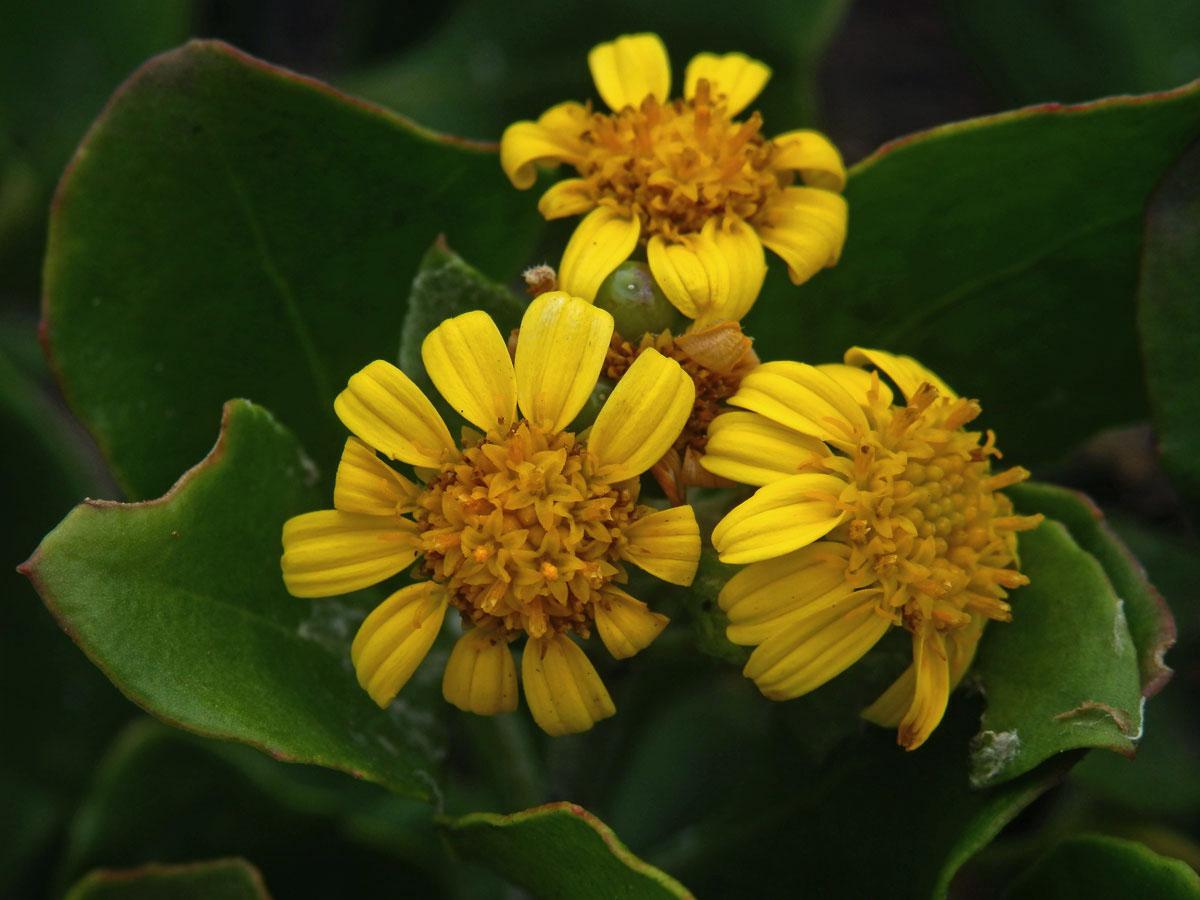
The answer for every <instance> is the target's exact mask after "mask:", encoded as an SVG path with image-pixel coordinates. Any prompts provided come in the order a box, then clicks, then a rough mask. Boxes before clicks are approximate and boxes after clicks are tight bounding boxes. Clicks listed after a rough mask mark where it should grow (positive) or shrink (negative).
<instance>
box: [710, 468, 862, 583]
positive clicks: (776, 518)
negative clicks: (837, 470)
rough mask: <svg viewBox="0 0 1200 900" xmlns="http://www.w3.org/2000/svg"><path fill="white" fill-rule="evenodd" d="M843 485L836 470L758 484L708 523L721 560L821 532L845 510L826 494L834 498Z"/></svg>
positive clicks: (751, 556) (763, 555)
mask: <svg viewBox="0 0 1200 900" xmlns="http://www.w3.org/2000/svg"><path fill="white" fill-rule="evenodd" d="M845 487H846V482H844V481H842V479H840V478H838V477H837V476H835V475H819V474H805V475H792V476H790V477H788V478H783V479H781V480H779V481H775V482H772V483H771V484H768V485H766V486H765V487H760V488H759V489H758V490H757V491H755V492H754V496H753V497H751V498H750V499H749V500H747V501H745V502H744V503H740V504H739V505H737V506H735V507H734V508H733V509H732V510H730V511H729V514H728V515H726V516H725V518H724V519H722V520H721V521H720V522H718V523H717V527H716V528H714V529H713V534H712V543H713V546H714V547H715V548H716V550H717V553H718V554H719V555H720V558H721V562H725V563H734V564H738V565H740V564H743V563H752V562H758V561H759V560H763V559H770V558H771V557H773V556H782V555H783V554H785V553H790V552H792V551H793V550H799V549H800V548H801V547H803V546H805V545H806V544H811V543H812V542H813V541H815V540H818V539H819V538H822V537H824V536H825V535H826V534H828V533H829V532H830V531H831V530H833V528H835V527H836V526H837V525H838V524H839V523H840V522H841V521H842V519H844V518H845V517H846V515H847V514H846V513H845V512H843V511H842V510H840V509H838V507H837V506H836V505H835V504H834V503H833V502H831V501H830V500H828V499H825V498H826V497H827V496H829V495H832V496H833V497H835V498H836V497H837V496H838V495H839V493H840V492H841V491H842V489H843V488H845ZM814 495H815V496H814Z"/></svg>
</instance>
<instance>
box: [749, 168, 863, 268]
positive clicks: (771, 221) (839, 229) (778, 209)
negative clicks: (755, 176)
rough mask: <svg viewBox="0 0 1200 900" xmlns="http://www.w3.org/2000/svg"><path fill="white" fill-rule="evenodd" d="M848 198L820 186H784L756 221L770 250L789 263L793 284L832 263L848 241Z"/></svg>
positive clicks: (760, 236)
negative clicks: (846, 199) (758, 220)
mask: <svg viewBox="0 0 1200 900" xmlns="http://www.w3.org/2000/svg"><path fill="white" fill-rule="evenodd" d="M846 220H847V207H846V201H845V200H844V199H843V198H842V196H841V195H840V194H834V193H831V192H830V191H823V190H820V189H819V188H808V187H789V188H784V189H783V191H781V192H780V194H779V195H778V197H776V198H775V199H774V200H772V201H770V203H769V204H768V205H767V207H766V208H765V209H764V210H763V213H762V218H761V221H760V222H759V223H758V224H757V225H756V230H757V231H758V237H759V239H760V240H761V241H762V243H763V246H764V247H766V248H767V249H768V250H773V251H774V252H775V253H778V254H779V256H780V257H782V258H783V261H784V262H786V263H787V267H788V277H790V278H791V279H792V283H793V284H803V283H804V282H805V281H807V280H808V279H810V278H812V276H813V275H815V274H817V272H819V271H820V270H821V269H822V268H824V267H825V266H832V265H834V264H835V263H836V262H837V261H838V257H839V256H841V253H842V244H844V243H845V241H846Z"/></svg>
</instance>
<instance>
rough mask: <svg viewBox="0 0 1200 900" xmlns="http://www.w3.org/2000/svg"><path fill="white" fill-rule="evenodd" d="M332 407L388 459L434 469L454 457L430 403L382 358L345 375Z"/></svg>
mask: <svg viewBox="0 0 1200 900" xmlns="http://www.w3.org/2000/svg"><path fill="white" fill-rule="evenodd" d="M333 411H334V412H335V413H337V416H338V418H339V419H341V420H342V424H344V425H345V426H346V427H347V428H349V429H350V430H351V431H352V432H354V433H355V434H356V435H358V437H360V438H362V440H363V441H364V442H365V443H367V444H368V445H369V446H371V447H374V448H375V449H376V450H378V451H379V452H380V453H382V454H383V455H384V456H386V457H388V458H389V459H398V460H400V461H402V462H406V463H409V464H410V465H414V466H435V467H436V466H440V465H441V464H442V461H443V460H444V459H457V458H458V448H457V447H455V446H454V441H452V440H451V439H450V432H449V430H448V429H447V428H446V423H445V422H443V421H442V417H441V416H439V415H438V412H437V410H436V409H434V408H433V404H432V403H430V402H429V399H428V398H427V397H426V396H425V395H424V394H423V393H421V389H420V388H419V387H417V386H416V385H415V384H413V383H412V380H411V379H410V378H409V377H408V376H407V375H405V374H404V373H403V372H401V371H400V370H399V369H397V368H396V367H395V366H393V365H392V364H391V363H389V362H385V361H384V360H382V359H377V360H375V362H373V363H371V364H370V365H368V366H367V367H366V368H364V369H363V370H362V371H360V372H357V373H355V374H354V375H351V376H350V381H349V383H348V384H347V385H346V389H345V390H344V391H342V392H341V393H340V394H338V395H337V398H336V399H335V400H334V401H333Z"/></svg>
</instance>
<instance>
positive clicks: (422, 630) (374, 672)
mask: <svg viewBox="0 0 1200 900" xmlns="http://www.w3.org/2000/svg"><path fill="white" fill-rule="evenodd" d="M445 615H446V592H445V591H444V590H443V589H442V588H441V587H440V586H439V585H436V584H434V583H433V582H431V581H423V582H421V583H419V584H410V585H408V587H404V588H401V589H400V590H398V591H396V593H394V594H392V595H391V596H390V597H388V598H387V599H386V600H384V601H383V602H382V603H381V604H379V606H377V607H375V610H374V611H373V612H372V613H371V614H370V615H369V616H367V618H366V620H365V621H364V622H363V623H362V625H361V626H360V627H359V629H358V634H356V635H355V637H354V643H353V644H352V645H351V647H350V660H351V662H353V663H354V670H355V672H357V673H358V683H359V684H360V685H362V686H363V688H365V689H366V691H367V693H368V694H370V695H371V699H372V700H374V701H375V702H376V703H377V704H379V706H381V707H382V706H387V705H388V703H390V702H391V700H392V698H393V697H395V696H396V694H398V693H400V689H401V688H402V687H404V685H405V683H406V682H407V681H408V679H409V678H411V677H412V674H413V672H415V671H416V669H417V666H418V665H420V664H421V660H423V659H424V658H425V654H427V653H428V652H429V648H430V647H432V646H433V641H434V639H435V638H436V637H437V636H438V632H439V631H440V630H441V628H442V619H443V617H444V616H445Z"/></svg>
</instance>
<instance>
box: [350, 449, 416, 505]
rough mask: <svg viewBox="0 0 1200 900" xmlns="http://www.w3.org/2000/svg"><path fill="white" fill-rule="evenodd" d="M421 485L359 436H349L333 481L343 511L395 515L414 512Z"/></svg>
mask: <svg viewBox="0 0 1200 900" xmlns="http://www.w3.org/2000/svg"><path fill="white" fill-rule="evenodd" d="M418 491H419V488H418V487H417V486H416V485H415V484H413V483H412V482H411V481H409V480H408V479H407V478H405V477H404V476H403V475H401V474H400V473H399V472H397V471H396V470H395V469H393V468H392V467H391V466H389V465H388V464H387V463H385V462H384V461H383V460H382V459H380V458H379V457H378V456H376V455H375V451H374V450H372V449H371V448H370V447H368V446H367V445H366V444H364V443H363V442H362V441H360V440H359V439H358V438H356V437H352V438H347V439H346V446H345V447H343V448H342V460H341V462H340V463H338V469H337V478H336V479H335V481H334V485H333V505H334V507H336V508H337V509H339V510H341V511H342V512H347V513H362V514H364V515H368V516H395V515H398V514H400V513H406V512H412V510H413V509H414V504H415V503H416V499H417V493H418Z"/></svg>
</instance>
